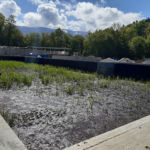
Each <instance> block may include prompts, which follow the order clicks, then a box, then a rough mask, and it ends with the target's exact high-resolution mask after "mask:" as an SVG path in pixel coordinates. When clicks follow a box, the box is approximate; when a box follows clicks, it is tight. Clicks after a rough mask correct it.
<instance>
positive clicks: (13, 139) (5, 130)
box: [0, 116, 27, 150]
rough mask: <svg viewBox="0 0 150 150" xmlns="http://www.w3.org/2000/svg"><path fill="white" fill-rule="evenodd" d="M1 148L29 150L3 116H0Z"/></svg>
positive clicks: (5, 149) (4, 149)
mask: <svg viewBox="0 0 150 150" xmlns="http://www.w3.org/2000/svg"><path fill="white" fill-rule="evenodd" d="M0 150H27V149H26V148H25V146H24V145H23V143H22V142H21V141H20V140H19V139H18V137H17V136H16V134H15V133H14V132H13V131H12V129H11V128H10V127H9V126H8V124H7V123H6V122H5V120H4V119H3V118H2V116H0Z"/></svg>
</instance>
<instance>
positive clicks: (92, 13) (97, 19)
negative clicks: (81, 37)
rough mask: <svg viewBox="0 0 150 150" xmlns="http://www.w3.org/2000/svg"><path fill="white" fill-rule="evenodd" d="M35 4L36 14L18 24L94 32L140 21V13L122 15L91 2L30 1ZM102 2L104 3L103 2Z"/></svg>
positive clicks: (115, 10)
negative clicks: (114, 25)
mask: <svg viewBox="0 0 150 150" xmlns="http://www.w3.org/2000/svg"><path fill="white" fill-rule="evenodd" d="M30 1H32V2H34V3H37V4H38V5H37V10H36V12H28V13H26V14H24V17H23V21H22V22H21V21H20V22H19V24H24V25H25V26H36V27H37V26H38V27H51V28H58V27H60V28H63V29H69V30H81V31H95V30H98V29H105V28H107V27H110V26H112V25H113V24H114V23H120V24H121V25H127V24H130V23H132V22H133V21H136V20H140V19H141V14H140V13H132V12H130V13H124V12H123V11H120V10H118V9H117V8H111V7H102V6H98V5H96V4H93V3H91V2H78V3H77V2H76V3H75V4H74V5H73V6H72V5H71V4H70V3H67V2H65V3H62V2H61V1H60V0H55V1H52V0H30ZM103 2H104V1H103Z"/></svg>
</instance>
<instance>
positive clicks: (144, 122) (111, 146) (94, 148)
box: [65, 116, 150, 150]
mask: <svg viewBox="0 0 150 150" xmlns="http://www.w3.org/2000/svg"><path fill="white" fill-rule="evenodd" d="M65 150H150V116H147V117H145V118H142V119H140V120H137V121H134V122H132V123H129V124H127V125H125V126H122V127H119V128H116V129H114V130H112V131H109V132H106V133H104V134H101V135H99V136H96V137H93V138H91V139H89V140H86V141H83V142H81V143H79V144H76V145H74V146H72V147H70V148H66V149H65Z"/></svg>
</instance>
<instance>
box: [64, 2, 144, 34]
mask: <svg viewBox="0 0 150 150" xmlns="http://www.w3.org/2000/svg"><path fill="white" fill-rule="evenodd" d="M66 14H67V16H69V17H75V18H76V19H77V21H76V22H77V23H81V22H84V23H83V25H84V27H85V28H84V29H85V30H84V31H87V30H90V31H94V30H96V29H105V28H107V27H110V26H111V25H112V24H114V23H120V24H122V25H123V24H124V25H127V24H129V23H132V22H133V21H135V20H139V19H140V18H141V14H140V13H124V12H122V11H120V10H118V9H117V8H111V7H99V6H97V5H94V4H92V3H90V2H79V3H78V4H77V5H76V8H75V9H73V10H71V11H67V12H66ZM77 23H76V24H77ZM73 24H74V22H73ZM79 26H81V25H79ZM81 28H82V29H83V27H81Z"/></svg>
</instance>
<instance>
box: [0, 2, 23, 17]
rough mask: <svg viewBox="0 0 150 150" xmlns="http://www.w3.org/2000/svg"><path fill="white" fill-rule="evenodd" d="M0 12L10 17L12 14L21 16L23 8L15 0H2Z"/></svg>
mask: <svg viewBox="0 0 150 150" xmlns="http://www.w3.org/2000/svg"><path fill="white" fill-rule="evenodd" d="M0 12H1V13H3V14H4V15H5V17H8V16H10V15H14V16H19V15H20V14H21V8H20V7H19V6H18V5H17V4H16V2H15V1H13V0H5V1H4V0H2V1H1V2H0Z"/></svg>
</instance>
